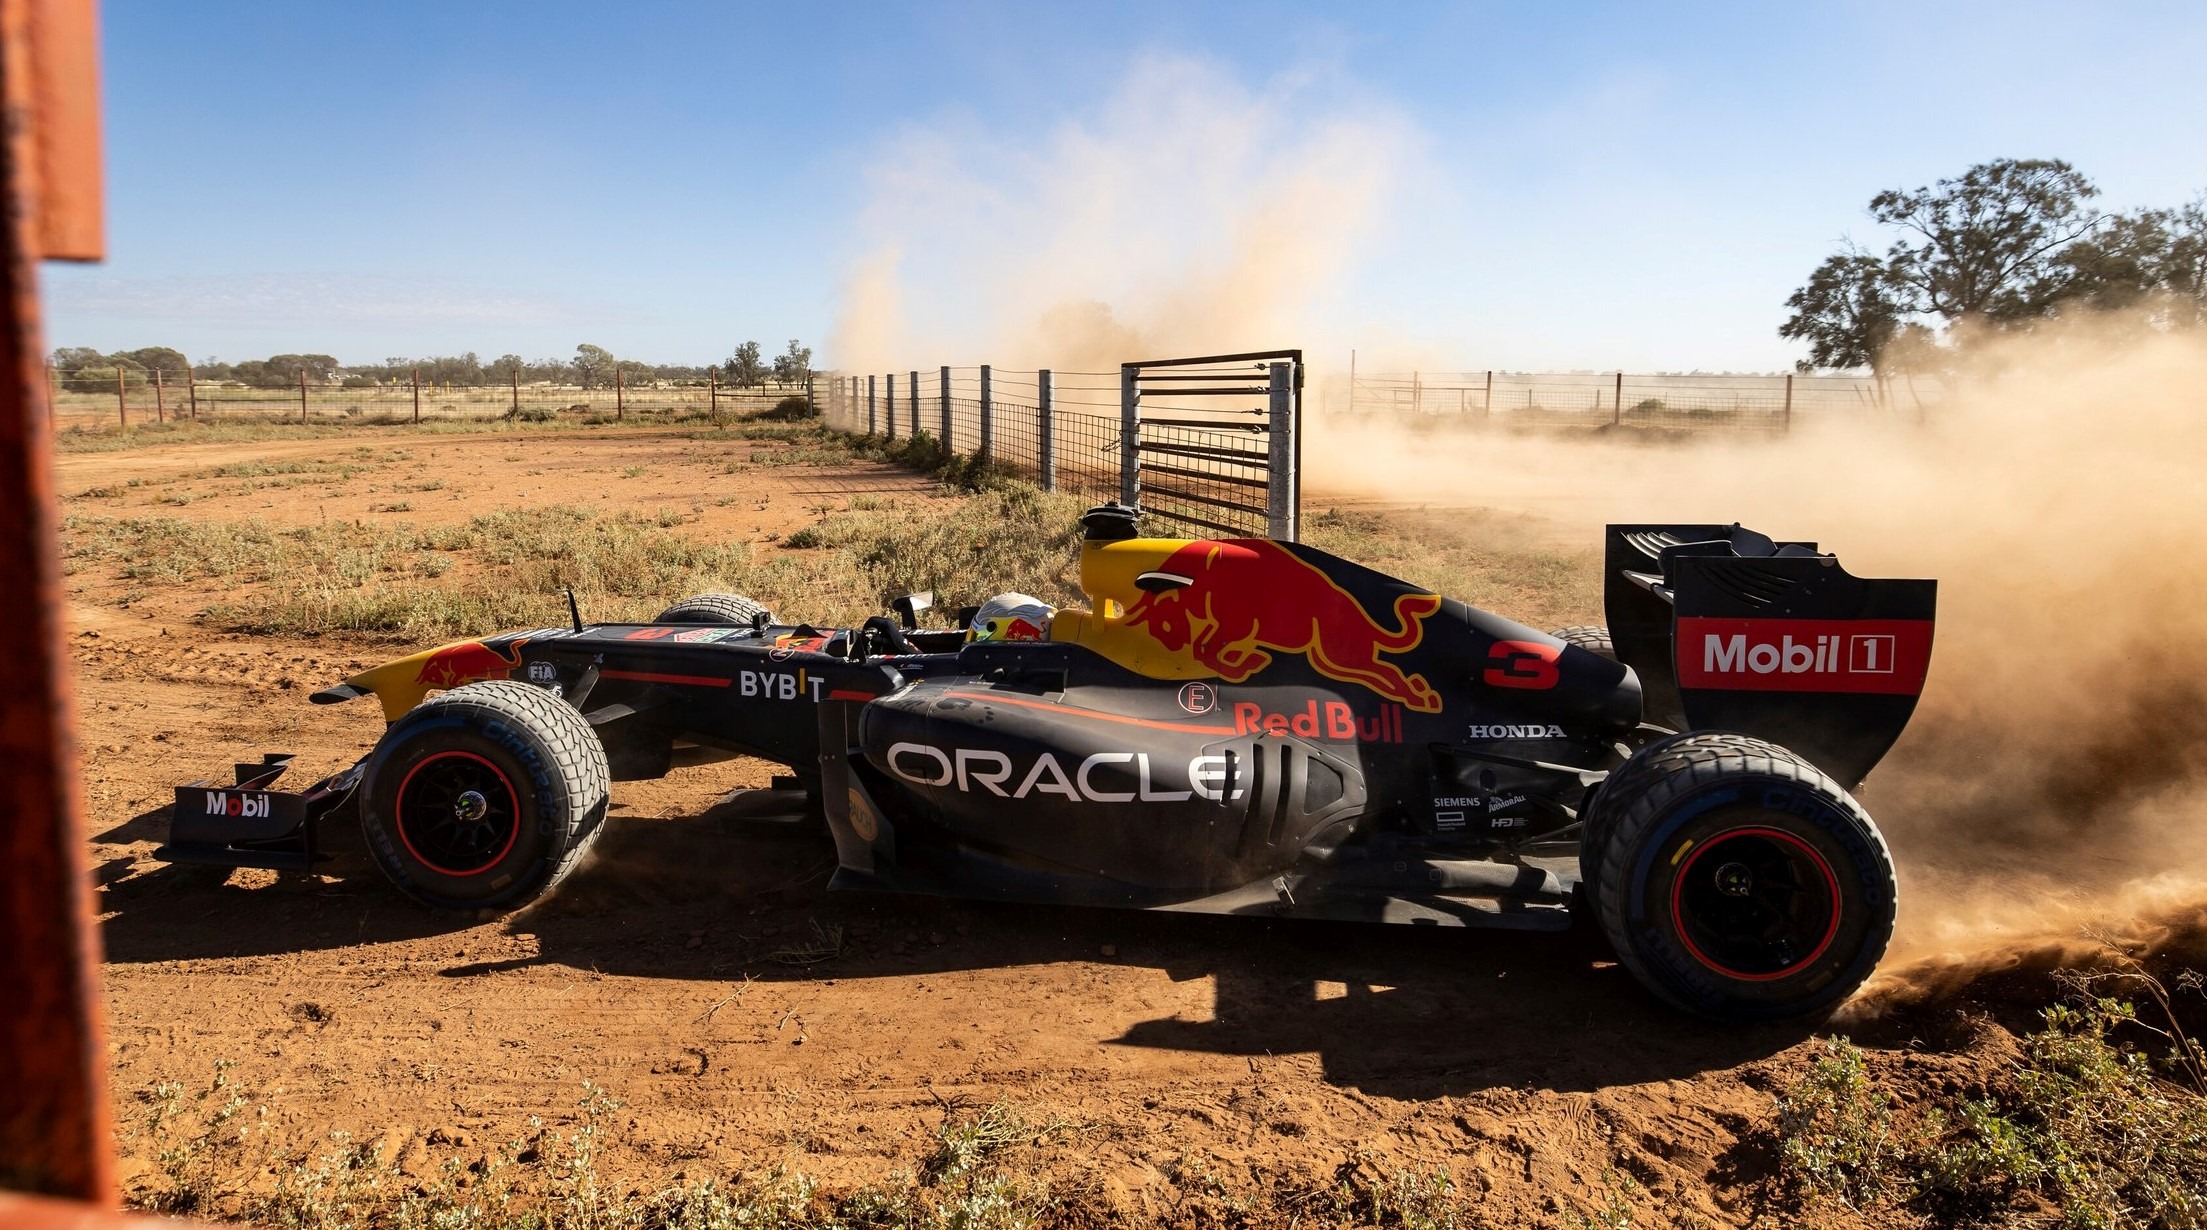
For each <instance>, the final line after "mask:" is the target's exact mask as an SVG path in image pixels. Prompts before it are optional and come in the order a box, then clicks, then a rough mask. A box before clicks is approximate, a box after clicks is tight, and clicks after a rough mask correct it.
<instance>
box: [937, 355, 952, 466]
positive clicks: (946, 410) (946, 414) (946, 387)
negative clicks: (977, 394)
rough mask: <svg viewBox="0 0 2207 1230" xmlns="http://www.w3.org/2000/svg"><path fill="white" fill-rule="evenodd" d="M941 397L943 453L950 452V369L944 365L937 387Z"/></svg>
mask: <svg viewBox="0 0 2207 1230" xmlns="http://www.w3.org/2000/svg"><path fill="white" fill-rule="evenodd" d="M938 387H939V388H940V390H941V392H942V395H943V451H944V452H946V453H947V452H950V451H951V448H950V368H949V367H948V366H947V365H945V366H944V368H943V374H942V379H941V383H940V384H939V386H938Z"/></svg>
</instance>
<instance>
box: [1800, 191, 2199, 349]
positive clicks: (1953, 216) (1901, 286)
mask: <svg viewBox="0 0 2207 1230" xmlns="http://www.w3.org/2000/svg"><path fill="white" fill-rule="evenodd" d="M2098 195H2099V188H2098V187H2097V186H2095V185H2094V184H2093V183H2092V181H2091V180H2090V179H2087V178H2086V177H2085V176H2084V175H2083V174H2082V173H2081V172H2079V171H2078V170H2077V169H2076V168H2075V167H2073V166H2071V165H2070V164H2068V163H2066V162H2060V161H2054V160H2043V159H2016V158H2003V159H1999V160H1996V161H1993V162H1987V163H1981V164H1979V165H1977V166H1973V167H1971V168H1969V170H1967V171H1965V172H1963V173H1962V174H1961V175H1960V176H1959V177H1957V178H1954V179H1942V180H1940V181H1939V182H1938V183H1936V184H1933V185H1931V186H1929V187H1923V188H1915V189H1912V190H1908V189H1898V188H1896V189H1890V190H1887V191H1885V192H1880V193H1878V194H1877V195H1876V196H1874V197H1872V198H1871V199H1870V217H1871V219H1872V220H1873V221H1875V222H1877V223H1878V224H1879V225H1880V226H1883V227H1888V228H1890V229H1891V230H1892V232H1893V233H1894V237H1893V240H1892V243H1891V245H1890V246H1889V247H1888V248H1887V249H1886V250H1885V252H1884V253H1883V254H1879V253H1875V252H1871V251H1869V250H1867V249H1865V248H1862V247H1860V246H1858V245H1856V244H1854V243H1852V242H1849V243H1847V244H1846V245H1845V246H1843V247H1842V248H1841V250H1840V251H1838V252H1836V253H1834V254H1833V255H1831V256H1830V257H1828V258H1826V259H1825V261H1824V263H1823V264H1821V265H1818V266H1817V267H1816V269H1815V271H1814V272H1812V273H1811V274H1810V275H1809V279H1808V281H1807V282H1806V283H1805V284H1803V285H1802V286H1801V288H1800V289H1798V290H1796V291H1794V292H1793V295H1792V297H1791V298H1789V299H1787V300H1786V306H1787V307H1789V308H1791V309H1792V310H1793V314H1792V315H1791V316H1790V317H1788V318H1787V319H1786V322H1785V323H1784V324H1782V325H1780V326H1779V327H1778V335H1779V336H1780V337H1784V338H1790V339H1793V340H1797V341H1804V342H1807V343H1808V346H1809V357H1808V358H1807V359H1806V360H1804V361H1802V362H1801V363H1800V364H1799V366H1800V368H1801V370H1803V371H1813V370H1815V369H1816V368H1862V367H1867V368H1869V369H1870V370H1871V373H1872V374H1873V375H1875V376H1876V377H1877V378H1878V380H1879V382H1880V383H1881V384H1882V383H1884V381H1885V380H1886V379H1888V378H1889V377H1890V376H1891V375H1893V374H1895V373H1898V372H1907V371H1917V370H1923V369H1926V368H1932V367H1937V366H1939V365H1940V364H1941V363H1942V362H1943V361H1944V360H1945V359H1946V358H1948V357H1951V355H1952V354H1953V353H1954V351H1955V348H1956V346H1957V345H1958V344H1960V343H1965V342H1966V341H1967V340H1968V339H1969V338H1970V337H1972V336H1974V335H1976V334H1977V333H1979V332H1980V331H2008V330H2016V329H2027V328H2030V327H2031V326H2032V325H2033V324H2034V323H2036V322H2039V321H2043V320H2046V319H2049V318H2054V317H2062V316H2071V315H2075V314H2078V313H2081V312H2090V311H2106V310H2111V309H2128V310H2130V311H2132V312H2134V313H2136V315H2137V318H2138V319H2141V320H2143V321H2145V322H2146V323H2148V324H2149V325H2151V326H2153V327H2156V328H2165V329H2166V328H2186V327H2194V326H2198V325H2200V324H2202V323H2207V196H2202V197H2200V198H2198V199H2195V200H2194V201H2192V202H2191V203H2190V204H2188V205H2182V206H2178V207H2176V208H2173V209H2141V210H2138V211H2136V212H2134V213H2128V214H2123V213H2103V212H2101V211H2100V210H2098V209H2096V208H2094V206H2093V205H2092V200H2093V198H2094V197H2097V196H2098Z"/></svg>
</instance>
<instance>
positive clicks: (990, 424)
mask: <svg viewBox="0 0 2207 1230" xmlns="http://www.w3.org/2000/svg"><path fill="white" fill-rule="evenodd" d="M995 447H996V398H995V395H994V393H993V392H992V391H991V390H990V388H989V365H988V364H986V363H983V364H982V365H981V446H980V447H979V448H976V449H975V450H973V455H974V456H976V457H983V458H987V457H993V456H994V454H993V453H991V452H990V451H989V450H991V449H993V448H995Z"/></svg>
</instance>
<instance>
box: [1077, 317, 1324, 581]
mask: <svg viewBox="0 0 2207 1230" xmlns="http://www.w3.org/2000/svg"><path fill="white" fill-rule="evenodd" d="M1302 404H1303V352H1302V351H1300V350H1270V351H1257V352H1252V353H1249V354H1222V355H1205V356H1202V357H1200V358H1193V359H1156V360H1151V361H1149V362H1142V363H1126V364H1122V365H1121V366H1120V369H1119V431H1120V437H1119V440H1120V455H1119V499H1120V501H1121V502H1122V503H1127V504H1139V505H1141V507H1142V511H1143V512H1145V513H1149V514H1152V515H1154V516H1159V517H1164V518H1167V519H1169V520H1172V521H1178V522H1181V523H1183V524H1186V525H1190V526H1194V527H1196V528H1198V529H1202V530H1211V531H1216V532H1219V533H1226V534H1234V535H1243V536H1250V537H1264V538H1277V539H1282V540H1286V541H1290V542H1292V541H1294V540H1295V538H1296V537H1297V534H1298V531H1299V529H1300V527H1299V525H1298V524H1297V522H1298V520H1299V510H1300V509H1301V507H1302V490H1301V486H1302V483H1301V475H1302V468H1303V467H1302V432H1301V420H1302Z"/></svg>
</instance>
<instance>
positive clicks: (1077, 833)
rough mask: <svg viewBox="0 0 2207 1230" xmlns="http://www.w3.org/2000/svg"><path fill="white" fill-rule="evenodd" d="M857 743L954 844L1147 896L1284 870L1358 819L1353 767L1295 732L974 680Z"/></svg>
mask: <svg viewBox="0 0 2207 1230" xmlns="http://www.w3.org/2000/svg"><path fill="white" fill-rule="evenodd" d="M858 741H859V747H860V749H861V751H862V752H863V753H864V756H865V759H866V761H867V763H868V764H870V765H872V766H873V767H874V768H875V769H877V770H879V771H880V772H881V773H882V774H884V775H885V776H886V777H887V778H888V779H889V780H890V781H892V782H894V783H895V784H896V785H897V786H898V787H900V788H901V789H902V790H903V791H904V792H905V794H906V795H907V796H909V798H910V800H911V801H912V804H913V807H912V810H913V811H914V812H915V813H917V814H918V815H919V816H921V817H922V818H925V819H927V820H930V821H932V822H933V823H934V824H936V825H939V826H940V827H941V828H942V829H943V830H945V831H946V832H947V834H948V835H949V836H950V837H951V838H953V839H954V840H957V841H960V842H964V843H969V844H972V845H975V846H978V847H982V848H987V849H991V850H994V851H997V852H1001V853H1007V854H1015V855H1019V856H1023V857H1025V858H1028V859H1033V860H1039V861H1041V862H1046V863H1049V864H1055V865H1057V866H1059V867H1062V868H1064V869H1066V870H1068V871H1074V872H1078V873H1081V874H1085V875H1092V876H1102V877H1105V878H1108V879H1113V880H1118V881H1122V882H1125V883H1128V884H1135V885H1141V886H1144V887H1148V888H1160V889H1186V890H1192V891H1204V892H1207V891H1215V890H1218V889H1223V888H1231V887H1237V886H1239V885H1243V884H1247V883H1249V882H1251V881H1253V880H1256V879H1259V878H1261V877H1264V876H1267V875H1272V874H1277V873H1278V872H1281V871H1285V870H1287V869H1288V868H1290V867H1292V866H1294V865H1295V863H1296V861H1297V860H1298V859H1299V858H1302V857H1304V856H1305V855H1306V854H1309V855H1317V856H1322V855H1324V854H1326V853H1329V852H1330V851H1331V849H1332V848H1333V847H1334V846H1335V845H1337V844H1338V843H1339V842H1340V841H1341V840H1343V839H1344V838H1346V837H1347V836H1348V834H1349V833H1350V832H1352V831H1353V830H1354V829H1355V827H1356V822H1357V820H1358V819H1360V818H1361V817H1362V816H1363V814H1364V806H1365V787H1364V778H1363V774H1362V772H1361V771H1360V770H1359V768H1358V767H1357V766H1356V765H1355V764H1354V763H1352V762H1351V761H1349V760H1346V759H1343V758H1342V757H1341V756H1338V755H1336V754H1334V753H1332V752H1329V751H1327V750H1326V749H1324V748H1322V747H1320V746H1318V745H1316V744H1315V743H1312V742H1310V741H1307V740H1304V739H1301V738H1298V737H1296V736H1294V735H1291V734H1289V735H1283V734H1278V733H1263V734H1243V735H1238V736H1234V737H1227V738H1221V737H1220V736H1219V734H1218V733H1215V728H1204V727H1198V726H1195V725H1192V724H1189V723H1184V722H1172V721H1168V720H1150V719H1144V718H1136V717H1130V716H1128V715H1125V714H1123V713H1106V712H1103V711H1100V710H1091V709H1086V708H1082V707H1080V706H1078V705H1077V704H1073V703H1070V702H1068V701H1067V699H1066V698H1065V696H1064V695H1063V694H1061V693H1045V692H1037V691H1032V690H1025V689H1021V688H1017V687H1012V686H1005V685H994V684H987V683H979V682H976V681H973V680H970V679H959V680H941V681H931V682H923V683H918V684H914V685H913V686H911V687H909V688H906V689H904V690H903V691H901V692H898V693H897V694H895V695H893V696H889V697H885V698H883V699H881V700H877V701H875V702H874V703H872V704H870V705H868V706H866V708H865V711H864V715H863V717H862V719H861V721H860V724H859V740H858Z"/></svg>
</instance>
